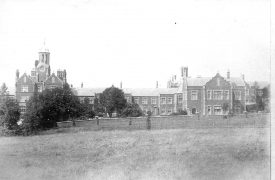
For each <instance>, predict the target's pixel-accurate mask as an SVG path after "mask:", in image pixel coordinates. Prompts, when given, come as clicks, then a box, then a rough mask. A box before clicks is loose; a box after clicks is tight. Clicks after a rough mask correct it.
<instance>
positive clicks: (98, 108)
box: [93, 94, 105, 116]
mask: <svg viewBox="0 0 275 180" xmlns="http://www.w3.org/2000/svg"><path fill="white" fill-rule="evenodd" d="M99 99H102V94H100V97H99V98H97V97H95V99H94V108H93V109H94V112H95V115H96V116H103V114H104V112H105V110H104V107H103V105H102V103H100V100H99Z"/></svg>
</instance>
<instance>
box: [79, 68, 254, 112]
mask: <svg viewBox="0 0 275 180" xmlns="http://www.w3.org/2000/svg"><path fill="white" fill-rule="evenodd" d="M104 89H105V88H83V87H82V88H74V93H75V95H77V96H78V97H79V99H80V101H81V102H84V99H85V98H88V99H89V100H90V103H91V104H93V103H94V98H96V97H99V96H98V95H99V94H100V93H102V92H103V91H104ZM122 90H123V92H124V94H125V98H126V100H127V101H128V102H129V103H131V102H132V100H134V102H136V103H137V104H139V106H140V107H141V109H142V110H143V111H144V112H146V111H151V112H152V113H153V115H169V114H172V113H177V112H180V111H183V110H186V111H187V112H188V114H197V113H200V114H201V115H223V114H228V113H229V111H230V110H232V111H234V112H235V113H242V112H243V111H245V109H246V105H247V104H251V103H255V101H254V99H255V98H253V96H255V93H254V89H253V88H251V86H250V85H249V84H248V83H247V82H245V79H244V76H242V77H230V72H227V77H222V76H221V75H220V74H219V73H217V74H216V75H215V76H214V77H197V78H191V77H189V76H188V68H187V67H184V68H181V77H180V78H179V79H178V80H177V79H176V76H173V77H172V79H171V80H169V81H168V83H167V88H158V87H156V88H134V89H131V88H124V89H123V88H122Z"/></svg>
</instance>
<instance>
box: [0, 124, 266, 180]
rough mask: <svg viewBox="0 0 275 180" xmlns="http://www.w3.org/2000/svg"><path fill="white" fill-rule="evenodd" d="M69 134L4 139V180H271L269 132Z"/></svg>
mask: <svg viewBox="0 0 275 180" xmlns="http://www.w3.org/2000/svg"><path fill="white" fill-rule="evenodd" d="M55 131H56V132H57V131H60V130H55ZM66 131H68V129H67V130H66ZM69 131H70V132H66V133H64V132H61V133H60V132H59V133H55V134H47V135H40V136H32V137H0V162H1V163H0V179H20V180H23V179H26V180H29V179H85V180H86V179H119V180H120V179H122V180H123V179H165V180H166V179H208V180H214V179H222V180H223V179H250V180H251V179H260V180H264V179H270V167H269V166H270V155H269V153H270V151H269V147H270V144H269V129H266V128H235V129H233V128H227V129H226V128H225V129H223V128H213V129H170V130H151V131H146V130H139V131H84V130H83V128H71V129H69Z"/></svg>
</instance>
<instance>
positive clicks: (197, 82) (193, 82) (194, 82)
mask: <svg viewBox="0 0 275 180" xmlns="http://www.w3.org/2000/svg"><path fill="white" fill-rule="evenodd" d="M210 80H211V78H209V77H198V78H187V86H204V85H205V84H206V83H207V82H208V81H210Z"/></svg>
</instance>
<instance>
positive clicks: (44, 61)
mask: <svg viewBox="0 0 275 180" xmlns="http://www.w3.org/2000/svg"><path fill="white" fill-rule="evenodd" d="M38 57H39V60H36V61H35V67H34V68H33V69H32V71H31V74H30V75H28V74H27V73H24V74H22V75H21V76H20V73H19V70H17V71H16V83H15V98H16V100H17V102H18V103H19V106H20V110H21V112H22V113H24V112H25V111H26V102H27V101H28V100H29V98H30V97H31V96H32V95H33V93H34V86H35V84H36V85H37V87H38V92H42V91H43V90H44V89H53V88H56V87H62V86H63V84H64V83H65V82H66V81H67V79H66V70H58V71H57V74H55V73H51V66H50V51H49V49H48V48H46V47H45V43H44V46H43V47H42V48H41V49H40V50H39V52H38Z"/></svg>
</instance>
